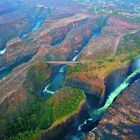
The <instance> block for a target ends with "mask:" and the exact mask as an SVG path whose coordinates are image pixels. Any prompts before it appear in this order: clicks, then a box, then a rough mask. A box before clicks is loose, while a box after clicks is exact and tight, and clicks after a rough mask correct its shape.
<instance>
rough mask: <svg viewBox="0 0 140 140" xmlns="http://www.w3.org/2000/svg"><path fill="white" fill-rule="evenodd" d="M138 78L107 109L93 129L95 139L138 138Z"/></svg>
mask: <svg viewBox="0 0 140 140" xmlns="http://www.w3.org/2000/svg"><path fill="white" fill-rule="evenodd" d="M139 83H140V80H138V81H136V82H135V83H133V84H132V85H131V86H130V87H129V88H128V89H126V90H125V91H124V92H123V93H122V94H121V95H120V96H119V97H118V98H117V99H116V100H115V102H114V103H113V105H112V106H111V107H110V108H109V109H108V110H107V112H106V114H105V116H104V117H103V118H102V119H101V121H100V122H99V126H98V127H97V129H96V130H95V131H94V134H95V135H96V139H97V140H98V139H102V140H111V139H115V140H139V139H140V133H139V132H140V118H139V116H140V111H139V108H140V96H139V91H140V84H139Z"/></svg>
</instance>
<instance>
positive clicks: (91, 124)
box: [69, 57, 140, 140]
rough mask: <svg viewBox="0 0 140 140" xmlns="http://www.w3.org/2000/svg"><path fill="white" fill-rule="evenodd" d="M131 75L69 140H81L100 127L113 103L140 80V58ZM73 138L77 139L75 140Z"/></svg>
mask: <svg viewBox="0 0 140 140" xmlns="http://www.w3.org/2000/svg"><path fill="white" fill-rule="evenodd" d="M129 69H131V73H129V75H127V77H126V78H125V79H124V80H123V82H122V83H120V85H119V86H118V87H117V88H116V89H115V90H114V91H112V92H111V93H109V94H108V95H109V96H108V98H107V99H106V101H105V104H104V105H103V106H102V107H100V108H98V109H93V110H92V111H91V112H90V113H89V114H90V118H89V119H87V120H85V121H84V123H82V124H81V125H79V128H78V130H77V133H76V135H74V136H71V137H69V140H75V139H76V140H80V139H81V137H83V136H84V134H86V133H87V132H89V131H91V132H92V131H94V130H95V129H96V126H97V125H98V121H99V120H100V119H101V118H102V117H103V115H104V114H105V112H106V111H107V109H108V108H109V107H110V106H111V105H112V103H113V101H114V100H115V98H116V97H117V96H119V95H120V94H121V93H122V91H124V90H125V89H126V88H127V87H128V86H129V85H130V84H132V83H133V82H135V81H136V80H137V79H139V78H140V57H139V58H136V59H135V60H134V61H133V63H132V64H131V68H129ZM73 137H74V138H75V139H73Z"/></svg>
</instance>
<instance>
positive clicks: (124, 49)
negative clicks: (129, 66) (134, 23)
mask: <svg viewBox="0 0 140 140" xmlns="http://www.w3.org/2000/svg"><path fill="white" fill-rule="evenodd" d="M139 35H140V32H137V33H135V34H128V35H126V36H124V37H123V40H122V42H121V43H120V46H121V47H120V48H119V49H118V50H117V55H120V54H123V53H125V54H127V56H126V57H124V58H123V59H122V60H121V62H122V63H123V62H125V61H128V60H132V59H133V58H135V57H136V56H138V55H140V36H139Z"/></svg>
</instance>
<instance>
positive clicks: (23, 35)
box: [0, 18, 44, 55]
mask: <svg viewBox="0 0 140 140" xmlns="http://www.w3.org/2000/svg"><path fill="white" fill-rule="evenodd" d="M43 22H44V18H38V19H37V21H36V23H35V25H34V26H33V28H32V29H31V30H30V31H29V32H28V33H24V34H22V35H21V36H20V39H23V38H24V37H26V36H27V35H28V34H29V33H31V32H33V31H36V30H38V29H39V28H40V26H41V25H42V23H43ZM5 52H6V46H5V47H3V49H1V50H0V55H3V54H4V53H5Z"/></svg>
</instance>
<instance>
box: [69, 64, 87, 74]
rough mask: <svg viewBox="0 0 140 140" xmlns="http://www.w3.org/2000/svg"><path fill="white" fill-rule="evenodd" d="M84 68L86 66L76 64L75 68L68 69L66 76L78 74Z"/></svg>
mask: <svg viewBox="0 0 140 140" xmlns="http://www.w3.org/2000/svg"><path fill="white" fill-rule="evenodd" d="M85 67H86V64H82V63H80V64H77V65H76V66H75V67H70V68H69V69H68V71H67V75H71V74H72V73H76V72H80V71H81V70H82V69H84V68H85Z"/></svg>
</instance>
